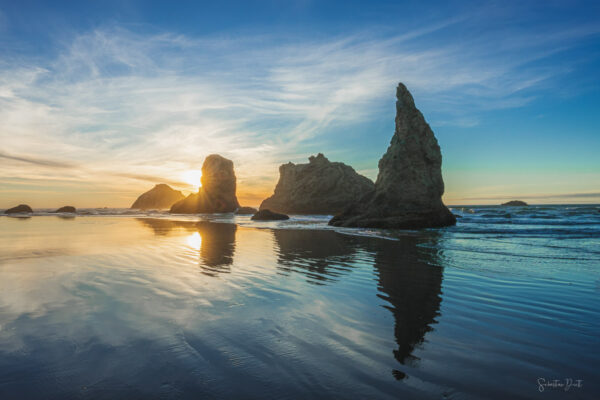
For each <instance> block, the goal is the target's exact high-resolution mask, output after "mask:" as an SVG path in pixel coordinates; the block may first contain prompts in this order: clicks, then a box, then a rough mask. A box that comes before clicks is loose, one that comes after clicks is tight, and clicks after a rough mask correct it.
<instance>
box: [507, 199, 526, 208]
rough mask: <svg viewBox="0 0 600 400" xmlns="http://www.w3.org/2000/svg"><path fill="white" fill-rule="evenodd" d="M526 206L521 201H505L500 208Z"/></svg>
mask: <svg viewBox="0 0 600 400" xmlns="http://www.w3.org/2000/svg"><path fill="white" fill-rule="evenodd" d="M527 205H528V204H527V203H525V202H524V201H523V200H511V201H507V202H506V203H502V204H501V206H508V207H525V206H527Z"/></svg>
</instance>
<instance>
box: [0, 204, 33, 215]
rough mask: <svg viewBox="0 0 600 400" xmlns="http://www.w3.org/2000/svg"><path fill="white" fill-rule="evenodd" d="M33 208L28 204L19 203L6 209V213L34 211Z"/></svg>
mask: <svg viewBox="0 0 600 400" xmlns="http://www.w3.org/2000/svg"><path fill="white" fill-rule="evenodd" d="M32 212H33V210H32V209H31V207H29V206H28V205H27V204H19V205H18V206H16V207H13V208H9V209H8V210H6V211H4V214H17V213H32Z"/></svg>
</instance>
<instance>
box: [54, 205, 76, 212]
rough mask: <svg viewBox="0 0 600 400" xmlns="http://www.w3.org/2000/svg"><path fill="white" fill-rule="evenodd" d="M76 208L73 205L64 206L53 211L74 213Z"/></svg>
mask: <svg viewBox="0 0 600 400" xmlns="http://www.w3.org/2000/svg"><path fill="white" fill-rule="evenodd" d="M76 211H77V210H76V209H75V207H73V206H64V207H61V208H59V209H58V210H56V211H54V212H55V213H75V212H76Z"/></svg>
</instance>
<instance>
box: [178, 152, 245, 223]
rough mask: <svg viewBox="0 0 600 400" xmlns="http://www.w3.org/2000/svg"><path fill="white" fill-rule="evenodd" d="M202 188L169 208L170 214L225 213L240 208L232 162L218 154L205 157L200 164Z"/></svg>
mask: <svg viewBox="0 0 600 400" xmlns="http://www.w3.org/2000/svg"><path fill="white" fill-rule="evenodd" d="M201 182H202V187H201V188H200V190H199V191H198V193H193V194H191V195H189V196H188V197H186V198H185V199H183V200H180V201H178V202H177V203H175V204H173V206H172V207H171V212H172V213H180V214H197V213H226V212H234V211H235V210H237V209H238V208H239V207H240V204H239V203H238V200H237V197H236V195H235V190H236V178H235V172H234V170H233V162H232V161H231V160H228V159H226V158H224V157H221V156H220V155H218V154H211V155H210V156H208V157H206V159H205V160H204V164H202V179H201Z"/></svg>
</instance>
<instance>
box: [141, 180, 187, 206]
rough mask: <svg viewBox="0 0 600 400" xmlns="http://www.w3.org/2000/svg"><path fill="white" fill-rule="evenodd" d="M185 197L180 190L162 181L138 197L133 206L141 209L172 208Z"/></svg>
mask: <svg viewBox="0 0 600 400" xmlns="http://www.w3.org/2000/svg"><path fill="white" fill-rule="evenodd" d="M183 198H184V196H183V194H182V193H181V192H180V191H179V190H174V189H172V188H171V186H169V185H167V184H164V183H160V184H158V185H156V186H154V187H153V188H152V189H150V190H148V191H147V192H146V193H143V194H142V195H141V196H140V197H138V198H137V200H136V201H135V202H134V203H133V204H132V205H131V208H137V209H140V210H150V209H162V208H170V207H171V206H172V205H173V204H174V203H176V202H178V201H179V200H182V199H183Z"/></svg>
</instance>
